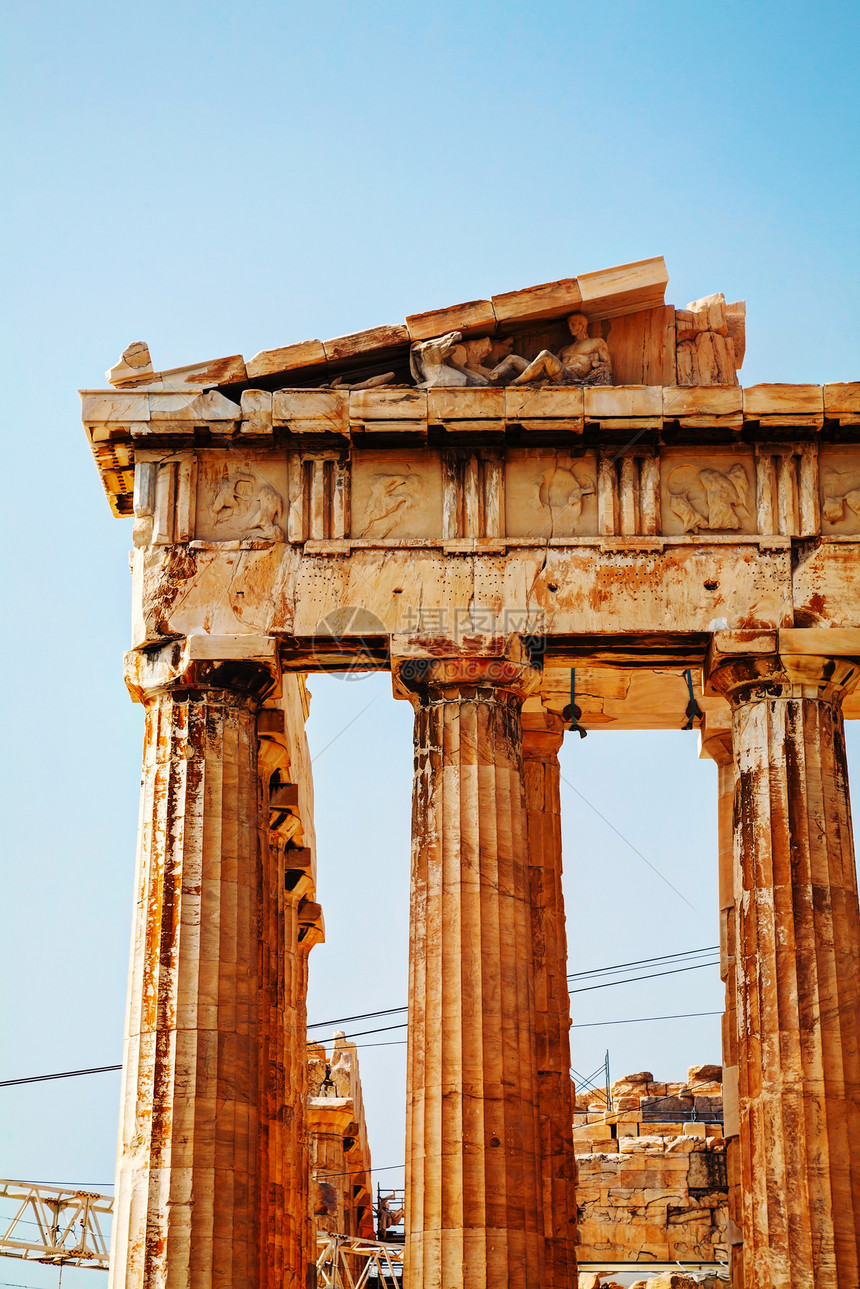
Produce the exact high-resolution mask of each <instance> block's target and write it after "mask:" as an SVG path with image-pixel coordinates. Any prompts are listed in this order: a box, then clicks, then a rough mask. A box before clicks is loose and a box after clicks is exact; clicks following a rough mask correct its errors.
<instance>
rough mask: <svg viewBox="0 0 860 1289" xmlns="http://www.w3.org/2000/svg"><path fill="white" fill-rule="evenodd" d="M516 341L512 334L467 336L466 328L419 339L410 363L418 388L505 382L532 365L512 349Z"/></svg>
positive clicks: (411, 354)
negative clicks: (463, 331)
mask: <svg viewBox="0 0 860 1289" xmlns="http://www.w3.org/2000/svg"><path fill="white" fill-rule="evenodd" d="M513 343H514V342H513V340H512V339H510V338H509V337H506V338H504V339H502V340H493V339H492V338H491V337H490V336H481V337H479V338H478V339H476V340H464V339H463V335H462V332H460V331H449V332H447V333H446V334H445V335H444V336H437V337H436V338H435V339H433V340H421V341H417V342H416V343H415V344H414V345H413V346H412V348H411V350H410V353H409V366H410V369H411V371H412V375H413V376H414V377H415V381H416V384H417V387H418V389H434V388H436V389H438V388H443V387H445V386H456V385H505V384H507V383H508V382H509V381H510V378H511V376H512V375H515V374H516V373H517V372H521V371H523V370H524V369H525V368H526V367H528V365H529V363H528V359H527V358H520V357H519V356H518V355H516V354H512V353H511V349H512V347H513Z"/></svg>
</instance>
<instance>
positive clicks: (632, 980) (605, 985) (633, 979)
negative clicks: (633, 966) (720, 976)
mask: <svg viewBox="0 0 860 1289" xmlns="http://www.w3.org/2000/svg"><path fill="white" fill-rule="evenodd" d="M719 965H720V963H719V959H716V960H715V961H714V962H696V963H693V965H692V966H689V967H675V968H674V969H673V970H672V971H652V972H650V973H649V974H648V975H647V976H628V978H627V979H626V980H604V981H602V982H601V983H600V984H599V985H583V986H582V988H580V989H568V991H567V992H568V993H569V994H587V993H590V992H591V990H592V989H610V988H611V987H612V986H613V985H635V984H636V983H637V981H639V980H656V979H657V977H658V976H677V975H679V974H680V973H681V972H682V971H699V970H700V969H701V968H702V967H718V966H719Z"/></svg>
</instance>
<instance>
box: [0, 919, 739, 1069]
mask: <svg viewBox="0 0 860 1289" xmlns="http://www.w3.org/2000/svg"><path fill="white" fill-rule="evenodd" d="M718 947H719V946H717V945H708V946H707V947H705V948H704V949H687V950H684V951H683V952H681V953H671V954H662V955H660V956H659V957H656V958H640V959H638V960H637V961H635V962H625V963H618V964H617V965H616V966H615V967H596V968H595V969H594V970H593V971H581V972H572V973H571V974H570V975H569V976H568V980H580V979H588V978H591V977H593V976H595V975H599V974H601V973H603V974H605V973H607V972H613V971H618V970H621V969H623V968H626V967H635V966H648V965H650V964H651V963H661V962H667V961H672V960H677V959H683V958H689V957H697V956H699V955H702V954H705V953H714V952H715V951H716V950H717V948H718ZM717 965H718V960H717V959H714V960H712V961H708V962H693V963H686V964H685V965H684V966H680V967H673V968H670V969H668V970H666V971H653V972H648V973H647V974H645V975H638V976H628V977H626V978H625V979H624V980H603V981H599V982H598V983H597V984H594V985H582V986H580V987H579V988H576V989H571V990H569V992H570V993H571V994H582V993H589V992H590V991H591V990H594V989H608V988H610V987H611V986H612V985H629V984H635V983H636V982H637V981H639V980H654V979H656V978H658V977H660V976H674V975H678V974H680V973H681V972H684V971H698V970H699V969H700V968H702V967H715V966H717ZM407 1010H408V1008H407V1007H388V1008H385V1009H384V1010H382V1011H375V1012H364V1013H358V1014H357V1015H355V1016H339V1017H336V1018H335V1019H334V1020H327V1021H315V1022H314V1023H313V1024H312V1025H309V1026H308V1028H309V1029H319V1028H322V1027H323V1026H327V1025H337V1024H347V1023H348V1022H349V1021H359V1020H375V1019H377V1018H380V1017H383V1016H394V1015H397V1014H399V1013H402V1012H405V1011H407ZM719 1014H720V1013H719V1012H687V1013H683V1014H679V1015H677V1016H666V1017H660V1016H654V1017H648V1016H643V1017H633V1018H631V1019H629V1020H618V1021H593V1022H590V1025H592V1026H596V1025H632V1024H638V1023H640V1021H646V1020H676V1019H677V1020H681V1019H684V1018H685V1017H686V1016H710V1015H719ZM406 1027H407V1022H406V1021H402V1022H400V1023H398V1024H396V1025H380V1026H377V1027H375V1028H374V1029H363V1030H356V1031H355V1032H354V1033H352V1034H346V1035H344V1037H345V1038H347V1039H353V1038H368V1037H370V1035H371V1034H384V1033H387V1032H389V1031H391V1030H395V1029H406ZM588 1027H589V1025H586V1024H581V1025H574V1026H573V1028H574V1029H586V1028H588ZM318 1041H319V1040H317V1039H311V1040H309V1046H310V1045H312V1044H313V1043H315V1042H318ZM358 1046H360V1047H376V1046H383V1044H374V1043H362V1044H358ZM392 1046H394V1044H392ZM121 1069H122V1065H121V1064H120V1065H95V1066H90V1067H89V1068H87V1069H82V1070H60V1071H57V1072H56V1073H54V1074H30V1075H27V1076H25V1077H24V1078H18V1079H0V1088H10V1087H19V1086H21V1085H22V1084H25V1083H48V1082H50V1081H51V1080H53V1079H75V1078H80V1077H82V1076H84V1075H87V1074H109V1073H115V1072H116V1071H118V1070H121Z"/></svg>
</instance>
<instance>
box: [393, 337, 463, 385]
mask: <svg viewBox="0 0 860 1289" xmlns="http://www.w3.org/2000/svg"><path fill="white" fill-rule="evenodd" d="M462 339H463V333H462V332H461V331H447V332H446V333H445V335H444V336H436V337H434V339H433V340H418V341H416V342H415V344H414V345H413V346H412V348H411V349H410V350H409V369H410V371H411V372H412V375H413V376H414V378H415V384H416V385H417V387H418V388H419V389H442V388H445V387H451V386H456V385H470V384H471V385H476V384H479V382H478V381H475V380H471V379H470V377H469V375H468V374H467V373H466V372H465V371H463V370H462V369H461V368H458V367H452V366H451V362H450V360H451V357H452V355H453V354H454V352H455V350H456V348H457V346H458V345H459V344H460V341H461V340H462Z"/></svg>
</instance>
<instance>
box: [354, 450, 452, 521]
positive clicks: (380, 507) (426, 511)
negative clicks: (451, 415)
mask: <svg viewBox="0 0 860 1289" xmlns="http://www.w3.org/2000/svg"><path fill="white" fill-rule="evenodd" d="M350 531H351V535H352V536H353V537H362V538H367V539H377V540H386V539H392V538H398V537H402V538H422V537H423V538H429V537H436V538H438V537H440V536H441V534H442V463H441V455H440V453H438V452H432V451H431V452H426V451H422V452H421V453H409V452H385V451H376V450H374V449H368V450H367V451H357V452H355V453H354V454H353V458H352V521H351V529H350Z"/></svg>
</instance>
